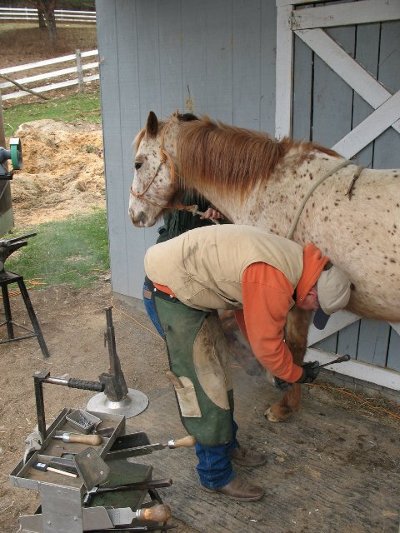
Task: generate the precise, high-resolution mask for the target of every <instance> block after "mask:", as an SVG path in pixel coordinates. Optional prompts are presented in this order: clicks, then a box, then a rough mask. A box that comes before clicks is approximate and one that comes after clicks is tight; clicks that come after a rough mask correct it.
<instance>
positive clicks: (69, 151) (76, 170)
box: [11, 120, 105, 228]
mask: <svg viewBox="0 0 400 533" xmlns="http://www.w3.org/2000/svg"><path fill="white" fill-rule="evenodd" d="M15 136H16V137H19V138H20V139H21V144H22V152H23V168H22V170H19V171H17V172H16V173H15V177H14V179H13V181H12V184H11V190H12V197H13V206H14V221H15V226H16V227H17V228H18V227H25V226H29V225H32V224H40V223H41V222H48V221H52V220H59V219H61V218H65V217H66V216H70V215H73V214H78V213H84V212H86V211H90V210H91V209H92V208H93V207H104V206H105V182H104V165H103V157H102V156H103V139H102V131H101V126H98V125H94V124H66V123H65V122H61V121H56V120H36V121H33V122H29V123H26V124H22V125H21V126H20V127H19V129H18V130H17V131H16V133H15Z"/></svg>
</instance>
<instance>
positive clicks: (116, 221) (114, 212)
mask: <svg viewBox="0 0 400 533" xmlns="http://www.w3.org/2000/svg"><path fill="white" fill-rule="evenodd" d="M96 7H97V10H98V14H99V17H98V21H97V24H98V35H97V38H98V46H99V53H100V56H101V57H102V58H103V61H101V63H100V72H101V78H102V88H103V90H102V91H101V104H102V120H103V132H104V160H105V175H106V184H107V188H106V190H107V207H108V213H107V216H108V237H109V248H110V260H111V271H112V284H113V290H115V291H116V292H118V293H121V294H126V293H127V291H128V283H129V271H128V265H127V260H126V250H127V248H128V243H127V240H126V234H125V232H124V231H123V228H124V223H123V213H125V212H126V210H127V207H126V204H125V200H124V198H125V197H124V193H125V191H124V185H123V181H122V180H121V175H123V164H122V160H123V158H122V139H121V117H122V114H123V111H122V105H123V103H122V102H121V100H120V84H119V70H118V66H119V65H118V61H116V60H115V58H118V42H117V35H118V31H117V7H116V2H110V1H107V0H99V1H98V2H97V6H96Z"/></svg>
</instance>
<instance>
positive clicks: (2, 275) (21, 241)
mask: <svg viewBox="0 0 400 533" xmlns="http://www.w3.org/2000/svg"><path fill="white" fill-rule="evenodd" d="M34 235H36V233H30V234H28V235H22V236H21V237H16V238H14V239H0V286H1V292H2V295H3V304H4V314H5V321H4V322H2V323H1V324H0V327H2V326H6V327H7V335H8V338H7V339H2V340H0V344H4V343H6V342H14V341H19V340H23V339H29V338H31V337H37V340H38V342H39V346H40V349H41V350H42V353H43V356H44V357H45V358H48V357H50V353H49V351H48V349H47V345H46V342H45V340H44V338H43V334H42V330H41V329H40V325H39V322H38V319H37V317H36V314H35V311H34V309H33V306H32V302H31V299H30V297H29V293H28V290H27V288H26V286H25V282H24V278H23V277H22V276H20V275H19V274H15V273H14V272H7V271H6V270H5V269H4V262H5V260H6V259H7V257H9V256H10V255H11V254H12V252H14V251H15V250H17V249H18V248H20V247H21V246H25V245H26V244H27V241H26V240H25V239H26V238H28V237H33V236H34ZM12 283H17V284H18V288H19V290H20V293H21V296H22V299H23V301H24V304H25V307H26V310H27V312H28V315H29V318H30V320H31V323H32V327H33V331H32V330H30V329H28V328H26V327H25V326H22V325H21V324H17V323H16V322H14V321H13V319H12V314H11V304H10V297H9V293H8V286H9V285H10V284H12ZM14 326H17V327H18V328H21V329H23V330H25V331H26V332H27V333H26V334H25V335H20V336H17V337H16V336H15V334H14Z"/></svg>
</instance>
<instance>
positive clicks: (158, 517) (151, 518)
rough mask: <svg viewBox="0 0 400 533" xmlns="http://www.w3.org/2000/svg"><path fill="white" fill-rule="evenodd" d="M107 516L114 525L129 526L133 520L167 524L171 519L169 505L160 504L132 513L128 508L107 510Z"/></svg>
mask: <svg viewBox="0 0 400 533" xmlns="http://www.w3.org/2000/svg"><path fill="white" fill-rule="evenodd" d="M107 513H108V516H109V517H110V518H111V520H112V521H113V523H114V524H126V525H128V524H131V523H132V521H133V520H135V519H136V520H143V521H144V522H168V520H169V519H170V518H171V508H170V507H169V505H165V504H163V503H161V504H160V505H153V507H149V508H143V509H138V510H137V511H132V509H131V508H130V507H121V508H119V509H107Z"/></svg>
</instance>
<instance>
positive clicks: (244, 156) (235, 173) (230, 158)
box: [177, 117, 338, 197]
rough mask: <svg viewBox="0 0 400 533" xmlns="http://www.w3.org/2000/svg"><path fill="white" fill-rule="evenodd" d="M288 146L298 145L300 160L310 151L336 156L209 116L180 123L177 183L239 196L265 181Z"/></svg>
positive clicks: (313, 146)
mask: <svg viewBox="0 0 400 533" xmlns="http://www.w3.org/2000/svg"><path fill="white" fill-rule="evenodd" d="M292 148H299V153H300V155H299V158H300V159H303V160H304V158H305V157H307V154H308V153H310V152H311V151H312V150H319V151H321V152H324V153H326V154H329V155H338V154H336V152H334V151H333V150H330V149H329V148H324V147H322V146H319V145H317V144H314V143H311V142H296V141H293V140H291V139H289V138H287V137H285V138H284V139H282V140H281V141H278V140H276V139H274V138H272V137H269V136H268V135H267V134H266V133H260V132H257V131H252V130H247V129H244V128H238V127H234V126H228V125H226V124H223V123H222V122H214V121H212V120H211V119H210V118H209V117H202V118H201V119H200V120H193V121H190V122H183V123H181V125H180V127H179V133H178V142H177V161H178V172H179V179H180V185H181V187H183V188H190V187H194V188H196V187H197V186H198V185H200V184H201V185H202V187H203V188H204V185H207V184H209V185H212V186H214V187H216V188H217V190H220V191H221V192H222V191H224V190H227V189H230V190H234V191H235V192H238V193H239V194H241V196H242V197H243V196H244V194H245V193H246V192H247V191H249V190H250V189H252V188H254V187H255V185H256V184H259V183H260V182H262V181H265V180H267V179H268V177H269V176H270V175H271V173H272V172H273V171H274V169H275V168H276V166H277V165H278V163H279V162H280V161H281V160H282V159H283V158H284V157H285V155H286V154H287V153H288V151H289V150H290V149H292ZM296 166H297V165H296Z"/></svg>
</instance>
